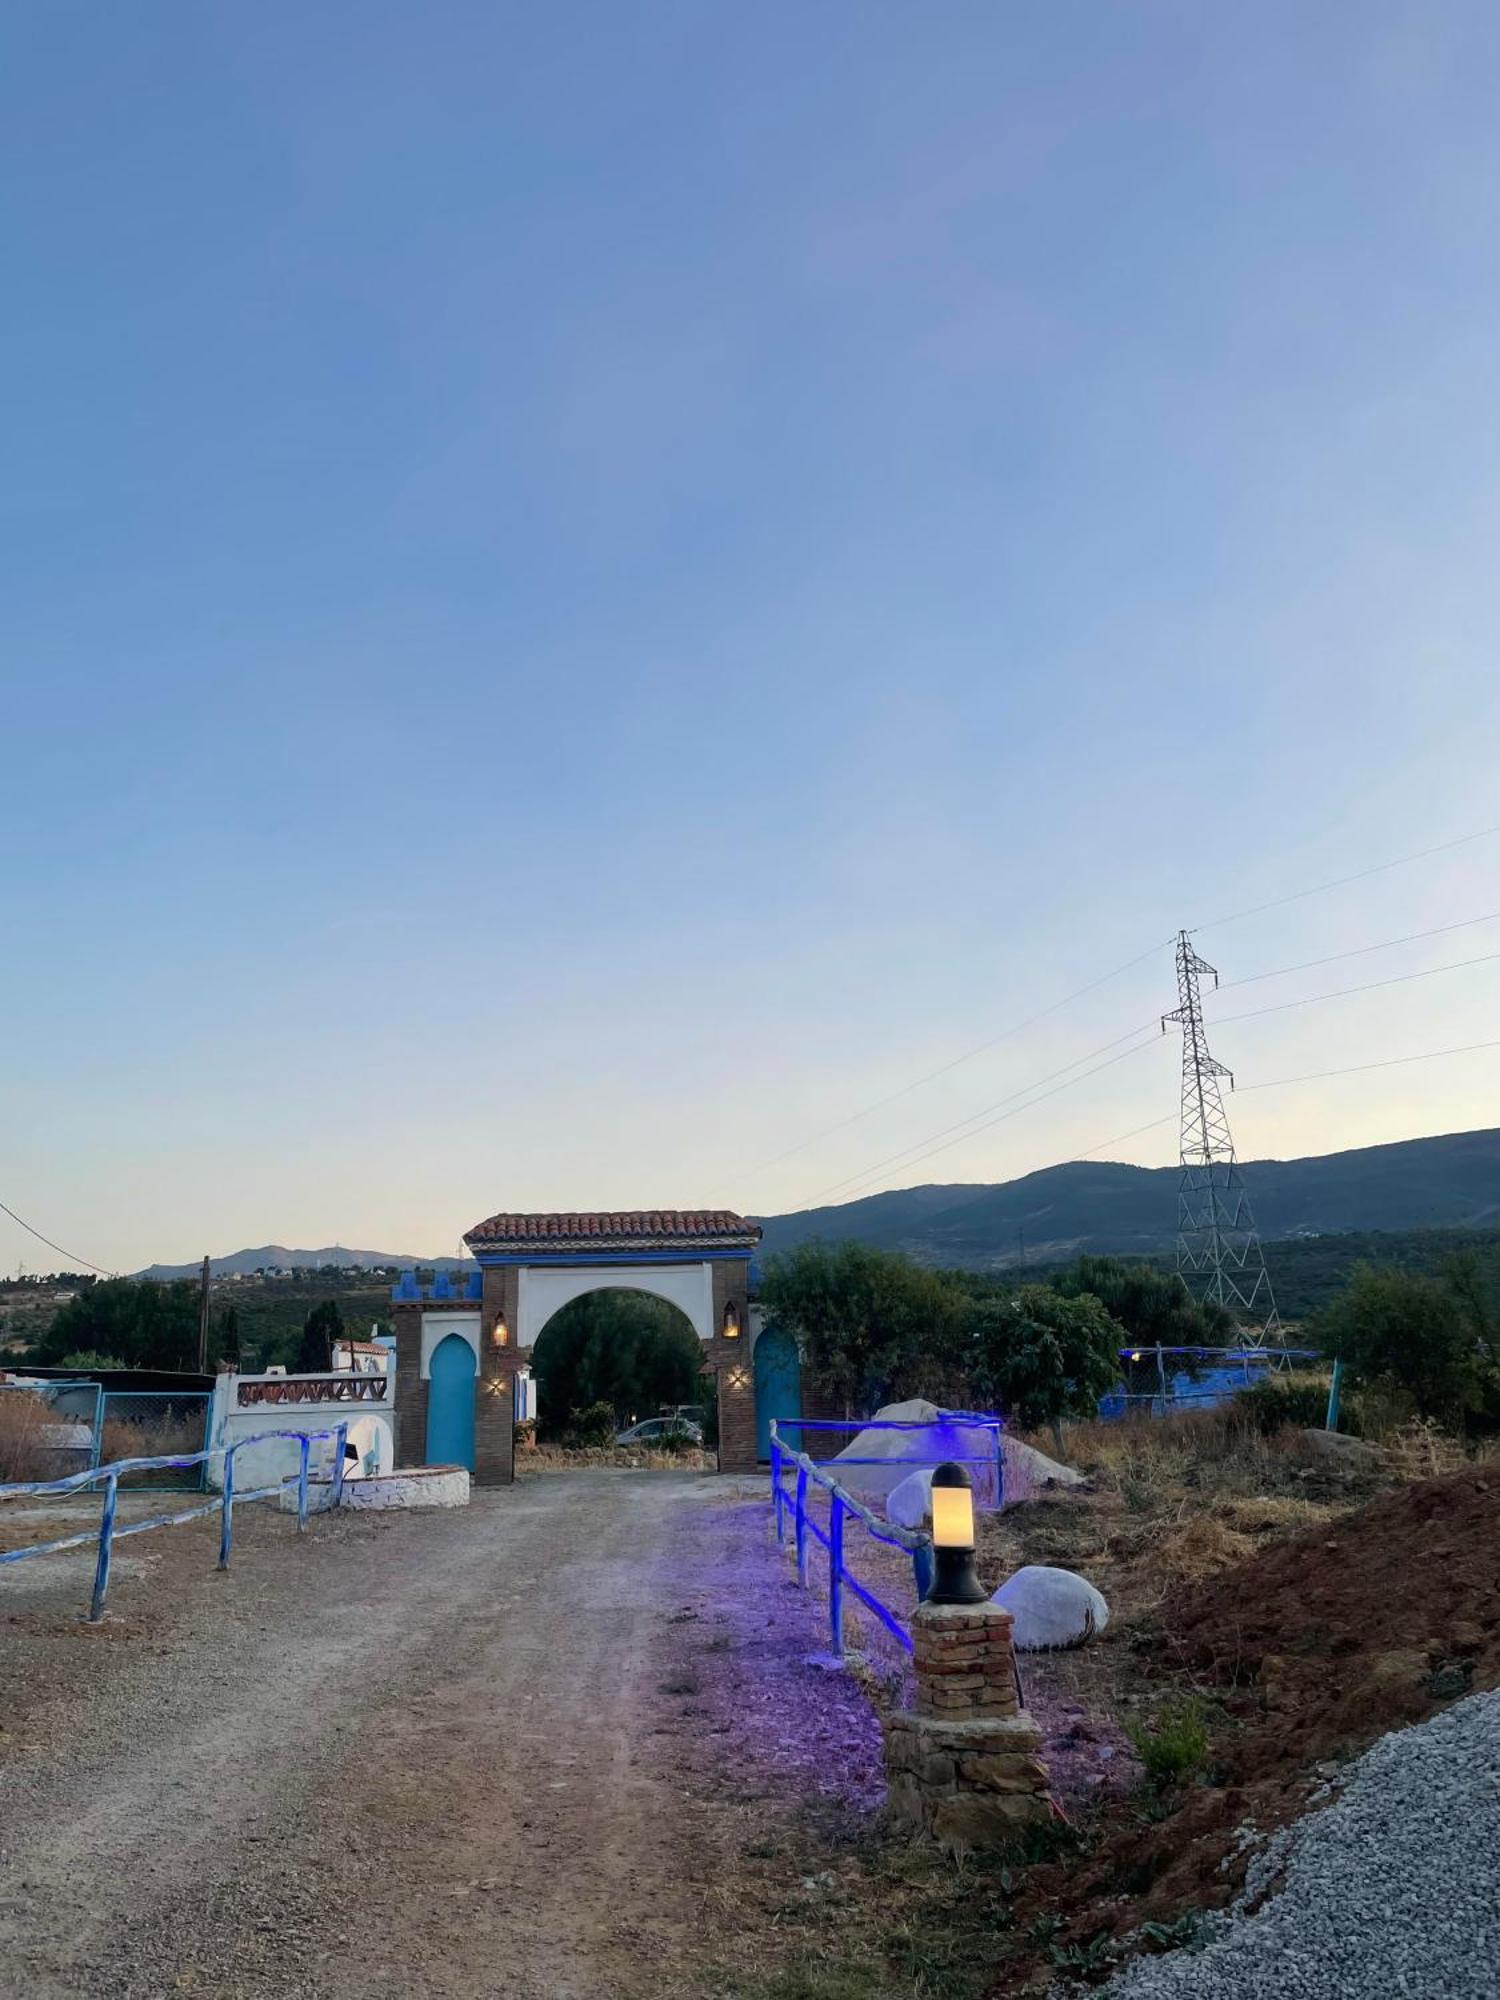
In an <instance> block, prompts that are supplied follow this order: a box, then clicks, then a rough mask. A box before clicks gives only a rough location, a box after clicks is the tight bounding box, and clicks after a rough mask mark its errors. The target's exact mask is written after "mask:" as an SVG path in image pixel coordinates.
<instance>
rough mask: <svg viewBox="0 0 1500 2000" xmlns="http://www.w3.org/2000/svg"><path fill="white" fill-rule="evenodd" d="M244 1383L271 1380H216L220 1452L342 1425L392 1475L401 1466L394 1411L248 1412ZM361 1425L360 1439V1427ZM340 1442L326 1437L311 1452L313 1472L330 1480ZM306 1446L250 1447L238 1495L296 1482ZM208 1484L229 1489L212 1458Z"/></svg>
mask: <svg viewBox="0 0 1500 2000" xmlns="http://www.w3.org/2000/svg"><path fill="white" fill-rule="evenodd" d="M241 1379H247V1380H249V1381H252V1382H255V1381H265V1380H266V1379H267V1378H266V1377H265V1376H263V1375H260V1376H257V1375H252V1376H249V1377H247V1378H241V1377H240V1376H238V1375H227V1374H226V1375H219V1376H216V1377H215V1379H214V1388H213V1400H212V1403H211V1405H210V1408H209V1429H208V1439H209V1443H210V1444H211V1445H213V1446H215V1447H218V1446H221V1445H231V1444H237V1443H239V1441H240V1440H241V1439H242V1438H251V1437H258V1436H260V1435H261V1434H262V1433H263V1432H265V1431H331V1430H332V1429H333V1428H334V1426H335V1425H336V1424H347V1425H348V1426H349V1434H350V1437H351V1438H352V1439H353V1441H354V1443H355V1444H356V1445H358V1446H359V1447H360V1450H361V1452H362V1453H363V1452H365V1451H368V1450H369V1449H370V1443H369V1442H367V1441H366V1439H367V1437H370V1438H371V1439H372V1441H373V1442H374V1444H375V1448H376V1450H377V1452H378V1454H379V1461H380V1465H381V1468H382V1470H385V1471H388V1470H389V1469H390V1468H391V1467H392V1466H393V1465H394V1463H395V1455H396V1454H395V1432H394V1429H393V1412H392V1411H391V1410H390V1409H381V1408H376V1409H372V1408H370V1407H369V1406H368V1405H367V1404H361V1403H342V1402H341V1403H252V1404H251V1405H250V1407H249V1408H248V1409H242V1408H241V1407H240V1405H239V1387H238V1385H239V1383H240V1381H241ZM286 1379H287V1378H286V1377H285V1376H281V1375H278V1376H277V1377H275V1380H276V1381H278V1382H283V1381H285V1380H286ZM366 1424H369V1425H373V1426H374V1427H375V1430H376V1431H377V1432H378V1433H379V1434H380V1435H379V1436H374V1434H373V1433H369V1434H367V1433H366V1432H365V1431H364V1429H363V1426H364V1425H366ZM356 1426H360V1427H361V1428H360V1432H359V1435H358V1436H357V1437H356V1436H355V1428H356ZM333 1450H334V1441H333V1439H332V1438H322V1439H319V1440H318V1441H317V1442H316V1443H314V1444H313V1445H312V1446H311V1448H310V1449H309V1452H308V1469H309V1472H310V1473H316V1474H318V1475H320V1476H321V1477H324V1478H326V1477H327V1476H328V1475H329V1474H331V1472H332V1471H333ZM301 1457H302V1452H301V1447H300V1446H299V1445H298V1443H297V1440H296V1439H295V1438H273V1439H272V1440H271V1441H270V1442H269V1443H267V1444H261V1445H247V1446H246V1447H245V1448H244V1449H243V1450H240V1451H237V1452H236V1453H235V1455H234V1486H235V1491H236V1492H237V1493H247V1492H250V1491H251V1490H252V1489H254V1488H257V1487H261V1486H274V1485H275V1484H276V1482H277V1481H278V1480H280V1479H295V1478H296V1476H297V1468H298V1466H299V1464H300V1463H301ZM205 1469H206V1471H207V1473H208V1484H209V1486H210V1487H211V1488H212V1489H213V1490H214V1491H215V1492H218V1491H219V1490H221V1488H222V1487H223V1484H224V1461H223V1459H222V1458H211V1459H210V1460H209V1461H208V1465H207V1467H206V1468H205Z"/></svg>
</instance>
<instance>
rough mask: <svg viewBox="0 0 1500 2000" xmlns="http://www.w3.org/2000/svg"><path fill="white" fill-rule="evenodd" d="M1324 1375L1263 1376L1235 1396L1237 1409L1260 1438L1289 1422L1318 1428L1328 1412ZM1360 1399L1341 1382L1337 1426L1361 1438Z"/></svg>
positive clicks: (1307, 1427)
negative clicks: (1253, 1427) (1257, 1432)
mask: <svg viewBox="0 0 1500 2000" xmlns="http://www.w3.org/2000/svg"><path fill="white" fill-rule="evenodd" d="M1328 1383H1329V1378H1328V1376H1326V1375H1307V1374H1302V1375H1266V1376H1263V1377H1262V1379H1261V1380H1260V1381H1259V1382H1257V1383H1256V1384H1255V1386H1254V1387H1253V1388H1251V1389H1241V1390H1240V1392H1239V1394H1238V1395H1237V1396H1236V1397H1235V1399H1234V1408H1235V1410H1236V1412H1238V1413H1240V1414H1241V1415H1243V1416H1245V1417H1246V1418H1248V1420H1249V1421H1250V1422H1251V1423H1252V1424H1253V1425H1254V1426H1255V1428H1256V1430H1258V1431H1259V1432H1260V1434H1261V1436H1262V1437H1270V1436H1271V1435H1272V1433H1273V1432H1275V1431H1279V1430H1281V1429H1282V1428H1283V1427H1284V1426H1285V1425H1287V1424H1291V1425H1293V1426H1295V1427H1296V1428H1297V1429H1298V1430H1313V1431H1320V1430H1322V1428H1323V1423H1324V1419H1325V1418H1326V1417H1327V1415H1328ZM1360 1416H1361V1413H1360V1402H1359V1398H1358V1397H1357V1396H1355V1395H1353V1394H1352V1393H1351V1392H1350V1389H1349V1385H1348V1384H1347V1383H1345V1384H1344V1386H1343V1389H1342V1391H1341V1393H1340V1395H1339V1426H1338V1427H1339V1429H1340V1430H1341V1431H1345V1432H1347V1433H1348V1435H1349V1436H1350V1437H1362V1436H1363V1435H1364V1432H1363V1430H1362V1428H1361V1421H1360Z"/></svg>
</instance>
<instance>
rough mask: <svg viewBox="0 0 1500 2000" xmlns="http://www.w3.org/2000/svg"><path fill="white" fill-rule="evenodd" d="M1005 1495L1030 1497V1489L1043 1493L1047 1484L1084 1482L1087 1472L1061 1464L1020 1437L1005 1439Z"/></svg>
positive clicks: (1012, 1497)
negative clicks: (1022, 1440)
mask: <svg viewBox="0 0 1500 2000" xmlns="http://www.w3.org/2000/svg"><path fill="white" fill-rule="evenodd" d="M1004 1451H1005V1497H1006V1499H1007V1500H1029V1499H1030V1498H1031V1495H1032V1494H1033V1493H1045V1492H1047V1491H1048V1489H1049V1488H1054V1489H1055V1488H1056V1487H1059V1486H1065V1487H1071V1486H1087V1485H1088V1483H1089V1481H1088V1476H1087V1474H1086V1473H1082V1472H1080V1471H1079V1470H1078V1469H1077V1467H1076V1466H1072V1465H1061V1464H1059V1462H1058V1461H1057V1460H1056V1459H1055V1458H1048V1456H1047V1454H1046V1452H1044V1451H1038V1450H1037V1448H1036V1446H1035V1445H1032V1444H1022V1442H1021V1440H1020V1439H1019V1438H1012V1437H1008V1438H1007V1439H1006V1440H1005V1445H1004Z"/></svg>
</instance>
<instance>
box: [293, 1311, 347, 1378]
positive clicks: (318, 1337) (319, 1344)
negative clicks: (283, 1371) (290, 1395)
mask: <svg viewBox="0 0 1500 2000" xmlns="http://www.w3.org/2000/svg"><path fill="white" fill-rule="evenodd" d="M347 1338H348V1336H347V1334H346V1333H345V1331H344V1315H343V1314H342V1313H341V1312H340V1311H339V1302H338V1300H337V1299H324V1300H323V1301H322V1303H321V1304H319V1305H315V1306H314V1307H313V1309H312V1311H311V1312H310V1313H309V1314H308V1315H307V1318H306V1319H305V1320H303V1322H302V1339H301V1341H300V1342H299V1344H298V1347H297V1367H296V1371H295V1372H296V1373H297V1374H298V1375H322V1374H325V1373H326V1372H327V1370H328V1369H329V1368H330V1367H331V1366H332V1365H333V1346H334V1342H335V1341H337V1340H345V1339H347Z"/></svg>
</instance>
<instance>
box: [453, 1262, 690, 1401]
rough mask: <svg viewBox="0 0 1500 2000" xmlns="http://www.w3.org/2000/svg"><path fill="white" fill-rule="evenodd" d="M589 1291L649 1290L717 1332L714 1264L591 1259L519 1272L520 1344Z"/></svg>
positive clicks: (530, 1344)
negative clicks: (562, 1267)
mask: <svg viewBox="0 0 1500 2000" xmlns="http://www.w3.org/2000/svg"><path fill="white" fill-rule="evenodd" d="M589 1292H650V1293H651V1295H652V1296H653V1297H654V1298H658V1299H665V1300H666V1301H667V1303H668V1304H669V1305H674V1306H676V1307H678V1308H679V1310H680V1311H682V1312H683V1313H685V1314H686V1315H687V1318H688V1322H689V1324H690V1325H691V1326H692V1329H693V1331H694V1333H696V1334H697V1336H698V1338H699V1339H700V1340H712V1339H713V1337H714V1270H713V1265H712V1264H617V1265H613V1266H611V1265H608V1264H591V1265H589V1266H588V1267H587V1268H585V1269H581V1270H580V1269H574V1270H557V1269H553V1270H549V1269H547V1268H546V1267H536V1266H532V1265H529V1264H527V1265H522V1267H521V1272H520V1292H519V1305H518V1307H517V1314H516V1317H517V1320H518V1322H519V1323H518V1325H517V1328H516V1345H517V1346H518V1347H520V1348H523V1349H524V1348H529V1347H534V1346H535V1345H536V1340H537V1336H538V1335H539V1334H540V1333H541V1331H542V1328H543V1327H544V1326H545V1325H546V1324H547V1322H548V1320H549V1319H551V1317H552V1315H553V1314H554V1313H556V1312H560V1311H561V1310H562V1308H563V1307H564V1306H566V1305H571V1304H572V1303H573V1301H574V1299H581V1298H583V1297H584V1296H585V1295H586V1294H587V1293H589ZM423 1340H424V1342H425V1340H426V1327H425V1326H424V1327H423ZM423 1373H424V1374H425V1373H426V1356H425V1352H424V1356H423Z"/></svg>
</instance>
